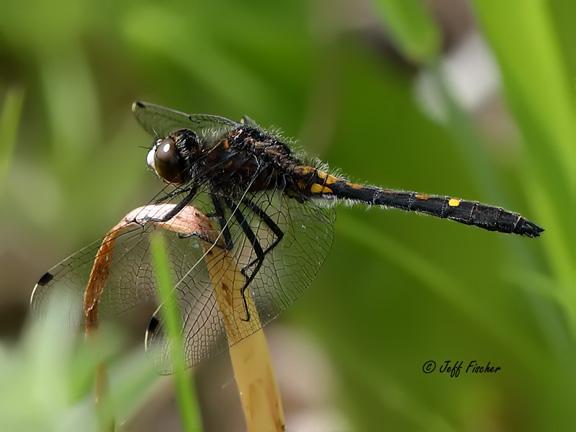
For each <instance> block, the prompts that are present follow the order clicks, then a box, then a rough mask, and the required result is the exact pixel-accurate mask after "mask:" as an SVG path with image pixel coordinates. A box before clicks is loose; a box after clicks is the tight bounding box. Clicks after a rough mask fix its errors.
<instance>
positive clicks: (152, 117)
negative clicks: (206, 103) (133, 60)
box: [132, 101, 239, 137]
mask: <svg viewBox="0 0 576 432" xmlns="http://www.w3.org/2000/svg"><path fill="white" fill-rule="evenodd" d="M132 112H133V113H134V116H135V117H136V120H138V123H140V125H141V126H142V127H143V128H144V130H146V132H148V133H149V134H150V135H152V136H154V137H165V136H167V135H168V134H170V133H171V132H174V131H175V130H177V129H190V130H192V131H193V132H196V133H197V134H201V133H203V132H204V131H208V130H218V131H226V130H232V129H234V128H235V127H237V126H238V125H239V124H238V123H236V122H234V121H232V120H228V119H227V118H224V117H220V116H214V115H209V114H186V113H183V112H180V111H175V110H173V109H170V108H165V107H162V106H160V105H154V104H151V103H148V102H140V101H137V102H134V103H133V104H132Z"/></svg>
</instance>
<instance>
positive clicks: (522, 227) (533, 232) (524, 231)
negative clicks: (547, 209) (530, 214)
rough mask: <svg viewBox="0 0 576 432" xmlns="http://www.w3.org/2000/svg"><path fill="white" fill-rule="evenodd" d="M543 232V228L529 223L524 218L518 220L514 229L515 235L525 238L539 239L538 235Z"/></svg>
mask: <svg viewBox="0 0 576 432" xmlns="http://www.w3.org/2000/svg"><path fill="white" fill-rule="evenodd" d="M543 231H544V228H541V227H539V226H538V225H536V224H535V223H534V222H530V221H529V220H526V219H524V218H522V219H520V221H519V222H518V224H517V225H516V228H514V233H515V234H520V235H525V236H527V237H540V233H542V232H543Z"/></svg>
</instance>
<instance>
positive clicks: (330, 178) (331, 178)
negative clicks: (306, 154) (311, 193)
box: [318, 171, 340, 185]
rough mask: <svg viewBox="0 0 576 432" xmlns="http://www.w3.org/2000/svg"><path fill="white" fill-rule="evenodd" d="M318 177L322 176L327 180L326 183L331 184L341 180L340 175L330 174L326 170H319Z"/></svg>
mask: <svg viewBox="0 0 576 432" xmlns="http://www.w3.org/2000/svg"><path fill="white" fill-rule="evenodd" d="M318 177H320V178H321V179H322V180H325V184H327V185H331V184H334V183H336V182H337V181H340V179H339V178H338V177H334V176H333V175H330V174H328V173H327V172H324V171H318Z"/></svg>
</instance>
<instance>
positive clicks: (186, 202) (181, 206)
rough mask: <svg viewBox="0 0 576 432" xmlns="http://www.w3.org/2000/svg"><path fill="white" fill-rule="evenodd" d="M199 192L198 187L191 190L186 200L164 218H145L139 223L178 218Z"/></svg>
mask: <svg viewBox="0 0 576 432" xmlns="http://www.w3.org/2000/svg"><path fill="white" fill-rule="evenodd" d="M197 191H198V188H197V187H193V188H191V189H190V191H189V192H188V195H186V196H185V197H184V198H182V200H181V201H180V202H179V203H178V204H176V205H175V206H174V207H173V208H172V209H171V210H170V211H169V212H168V213H166V214H164V215H163V216H161V217H145V218H143V219H142V220H138V221H137V222H139V223H146V222H167V221H169V220H170V219H172V218H173V217H174V216H176V215H177V214H178V213H179V212H180V211H181V210H182V209H183V208H184V207H186V206H187V205H188V203H190V201H192V200H193V199H194V197H195V196H196V192H197Z"/></svg>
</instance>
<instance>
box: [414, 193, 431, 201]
mask: <svg viewBox="0 0 576 432" xmlns="http://www.w3.org/2000/svg"><path fill="white" fill-rule="evenodd" d="M414 197H415V198H416V199H417V200H422V201H426V200H429V199H430V195H428V194H416V195H414Z"/></svg>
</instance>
